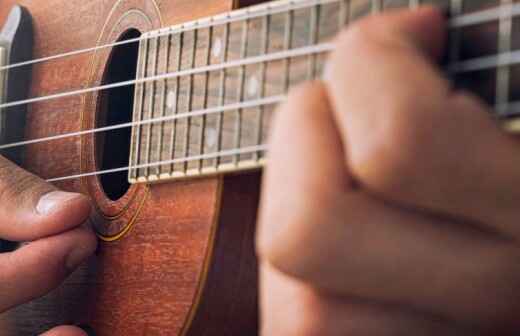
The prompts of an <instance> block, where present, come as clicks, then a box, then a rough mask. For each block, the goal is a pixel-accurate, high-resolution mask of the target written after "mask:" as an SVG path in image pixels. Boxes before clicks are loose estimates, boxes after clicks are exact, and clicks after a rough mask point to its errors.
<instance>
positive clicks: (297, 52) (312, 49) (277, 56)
mask: <svg viewBox="0 0 520 336" xmlns="http://www.w3.org/2000/svg"><path fill="white" fill-rule="evenodd" d="M333 47H334V45H333V44H332V43H320V44H316V45H312V46H306V47H301V48H295V49H290V50H284V51H279V52H274V53H270V54H266V55H260V56H254V57H248V58H244V59H238V60H234V61H229V62H225V63H220V64H212V65H207V66H203V67H197V68H193V69H186V70H180V71H174V72H168V73H165V74H161V75H155V76H149V77H143V78H138V79H133V80H128V81H123V82H117V83H112V84H106V85H101V86H97V87H91V88H86V89H79V90H73V91H68V92H62V93H56V94H52V95H47V96H41V97H36V98H30V99H24V100H19V101H14V102H10V103H4V104H0V110H1V109H6V108H9V107H15V106H21V105H27V104H33V103H37V102H42V101H48V100H54V99H59V98H66V97H71V96H76V95H81V94H85V93H92V92H100V91H105V90H109V89H114V88H119V87H124V86H130V85H136V84H145V83H149V82H155V81H161V80H166V79H172V78H177V77H185V76H186V77H187V76H192V75H196V74H200V73H206V72H212V71H219V70H225V69H229V68H233V67H240V66H247V65H253V64H259V63H266V62H273V61H279V60H283V59H287V58H296V57H301V56H308V55H312V54H319V53H324V52H329V51H332V50H333Z"/></svg>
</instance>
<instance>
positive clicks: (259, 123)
mask: <svg viewBox="0 0 520 336" xmlns="http://www.w3.org/2000/svg"><path fill="white" fill-rule="evenodd" d="M270 25H271V15H266V16H265V17H264V20H263V31H262V35H263V36H264V40H263V43H262V50H261V51H260V52H261V53H262V54H263V55H265V54H267V52H268V50H269V39H270V31H271V30H270ZM266 72H267V64H266V62H262V64H261V65H260V92H259V96H260V98H264V97H265V86H266ZM264 113H265V106H263V105H262V106H260V107H259V111H258V115H257V118H256V144H257V145H260V144H261V143H262V136H263V130H262V127H263V120H264ZM253 159H254V160H255V161H258V160H259V159H260V153H258V152H256V153H254V156H253Z"/></svg>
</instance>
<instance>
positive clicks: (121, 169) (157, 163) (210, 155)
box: [0, 6, 520, 182]
mask: <svg viewBox="0 0 520 336" xmlns="http://www.w3.org/2000/svg"><path fill="white" fill-rule="evenodd" d="M507 7H509V13H510V14H509V15H511V16H513V15H518V14H515V13H514V12H513V13H512V11H511V9H513V6H507ZM494 10H495V13H494V14H493V13H492V12H491V11H488V13H487V14H488V15H487V20H490V18H491V17H495V16H497V15H504V14H503V13H504V12H505V11H504V9H503V8H502V11H500V12H497V10H496V9H494ZM519 10H520V8H519ZM519 12H520V11H519ZM477 14H478V13H477ZM470 15H472V16H473V18H472V17H471V16H468V15H466V16H465V19H466V20H465V21H464V20H462V18H456V19H455V20H452V22H455V25H458V26H461V25H464V24H474V23H475V22H477V20H475V17H476V16H475V14H470ZM485 17H486V15H482V16H481V19H485ZM457 19H461V20H459V21H458V23H457ZM470 19H471V20H470ZM154 37H157V36H153V37H152V38H154ZM125 42H127V43H129V42H128V41H125ZM134 42H135V41H134ZM329 47H331V46H329ZM511 56H512V57H509V59H506V58H505V57H504V55H496V56H495V57H496V59H497V60H498V61H501V62H506V61H509V62H511V61H514V60H513V59H515V57H520V56H517V55H511ZM287 57H290V56H287ZM287 57H286V58H287ZM498 61H497V63H498ZM259 62H261V61H257V62H256V63H259ZM474 63H475V62H474ZM491 63H492V62H490V61H489V60H488V61H487V64H491ZM501 64H503V63H501ZM488 66H491V65H488ZM465 69H467V67H466V68H465V67H461V66H460V64H459V67H458V68H457V67H455V66H452V67H451V69H450V70H451V71H452V72H459V71H464V70H465ZM192 70H197V69H192ZM207 71H211V70H202V72H207ZM181 75H182V74H177V76H181ZM187 75H188V74H187ZM161 79H163V78H158V79H153V78H152V79H148V80H161ZM164 79H165V78H164ZM116 84H117V83H116ZM135 84H138V82H137V81H136V83H135ZM127 85H131V84H127ZM279 100H281V98H280V99H279ZM14 103H16V102H14ZM27 103H28V102H27ZM11 104H12V103H11ZM12 106H14V105H12ZM6 107H9V106H4V107H3V108H6ZM0 108H1V106H0ZM222 108H225V107H222ZM222 108H219V109H217V110H221V109H222ZM229 108H232V107H231V106H229ZM192 113H195V114H196V115H201V113H211V111H203V110H201V111H195V112H192ZM192 113H187V114H185V115H189V114H192ZM213 113H217V112H213ZM152 122H156V121H152V120H145V121H141V122H135V123H128V125H126V127H131V126H133V125H132V124H142V123H152ZM116 126H117V125H116ZM122 127H125V126H123V125H119V128H122ZM105 130H109V129H105ZM100 131H103V128H100V129H97V130H96V129H93V130H87V131H82V132H85V133H84V134H88V133H86V132H89V133H94V132H100ZM75 135H81V134H75ZM75 135H73V134H70V135H68V136H75ZM65 136H67V135H60V136H55V137H54V138H56V137H65ZM49 138H52V137H49ZM49 140H50V139H48V140H47V141H49ZM33 143H34V142H33ZM19 145H22V144H19ZM11 147H14V146H11ZM249 150H252V151H256V152H258V151H261V150H264V151H265V150H266V149H264V147H263V146H257V147H254V148H243V149H237V150H232V151H228V152H217V153H213V154H205V155H198V156H194V157H188V158H180V159H174V160H166V161H162V162H156V163H150V164H146V165H137V166H134V167H132V166H127V167H121V168H116V169H111V170H106V171H97V172H91V173H85V174H78V175H74V176H66V177H61V178H55V179H50V180H49V181H51V182H55V181H61V180H66V179H74V178H80V177H86V176H92V175H101V174H107V173H111V172H118V171H124V170H129V169H139V168H146V167H150V166H157V165H166V164H172V163H177V162H186V161H191V160H204V159H208V158H213V157H218V156H225V155H237V154H240V153H242V152H243V151H245V152H248V151H249ZM215 155H216V156H215Z"/></svg>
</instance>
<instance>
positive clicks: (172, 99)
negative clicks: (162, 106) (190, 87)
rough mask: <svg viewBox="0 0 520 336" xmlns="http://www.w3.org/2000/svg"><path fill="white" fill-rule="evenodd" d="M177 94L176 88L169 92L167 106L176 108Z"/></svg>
mask: <svg viewBox="0 0 520 336" xmlns="http://www.w3.org/2000/svg"><path fill="white" fill-rule="evenodd" d="M175 98H176V94H175V91H174V90H171V91H170V92H168V97H166V107H167V108H169V109H171V110H173V109H175V104H176V101H175V100H176V99H175Z"/></svg>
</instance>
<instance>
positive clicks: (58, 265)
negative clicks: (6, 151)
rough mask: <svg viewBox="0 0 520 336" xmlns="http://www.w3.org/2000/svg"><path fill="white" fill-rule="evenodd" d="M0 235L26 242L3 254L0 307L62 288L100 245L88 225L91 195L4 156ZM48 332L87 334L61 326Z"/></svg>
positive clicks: (0, 174)
mask: <svg viewBox="0 0 520 336" xmlns="http://www.w3.org/2000/svg"><path fill="white" fill-rule="evenodd" d="M0 204H1V206H0V237H1V238H2V239H8V240H12V241H19V242H24V243H26V244H24V245H23V246H22V247H21V248H19V249H17V250H16V251H14V252H11V253H2V254H0V269H1V270H2V272H1V273H0V312H4V311H6V310H8V309H10V308H13V307H15V306H17V305H20V304H23V303H25V302H28V301H30V300H32V299H35V298H38V297H40V296H42V295H44V294H46V293H48V292H49V291H50V290H52V289H53V288H55V287H57V286H58V285H59V284H60V283H61V282H62V281H63V280H64V279H65V278H66V277H67V276H68V275H69V274H70V273H71V272H72V271H74V269H75V268H76V267H78V266H79V265H80V264H81V263H82V262H83V261H84V260H85V259H86V258H88V257H89V256H90V255H91V254H92V253H94V251H95V249H96V244H97V241H96V237H95V235H94V234H93V232H92V231H91V230H90V229H89V228H86V227H84V226H83V224H84V223H85V221H86V220H87V218H88V215H89V212H90V203H89V200H88V198H87V197H85V196H83V195H80V194H72V193H64V192H61V191H58V190H57V189H56V188H55V187H54V186H52V185H50V184H48V183H47V182H45V181H43V180H42V179H40V178H38V177H36V176H34V175H32V174H30V173H28V172H26V171H24V170H22V169H21V168H19V167H17V166H15V165H14V164H13V163H11V162H9V161H8V160H6V159H5V158H2V157H0ZM45 336H86V334H85V333H84V332H83V331H81V330H80V329H78V328H75V327H61V328H57V329H54V330H52V331H49V332H48V333H46V334H45Z"/></svg>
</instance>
